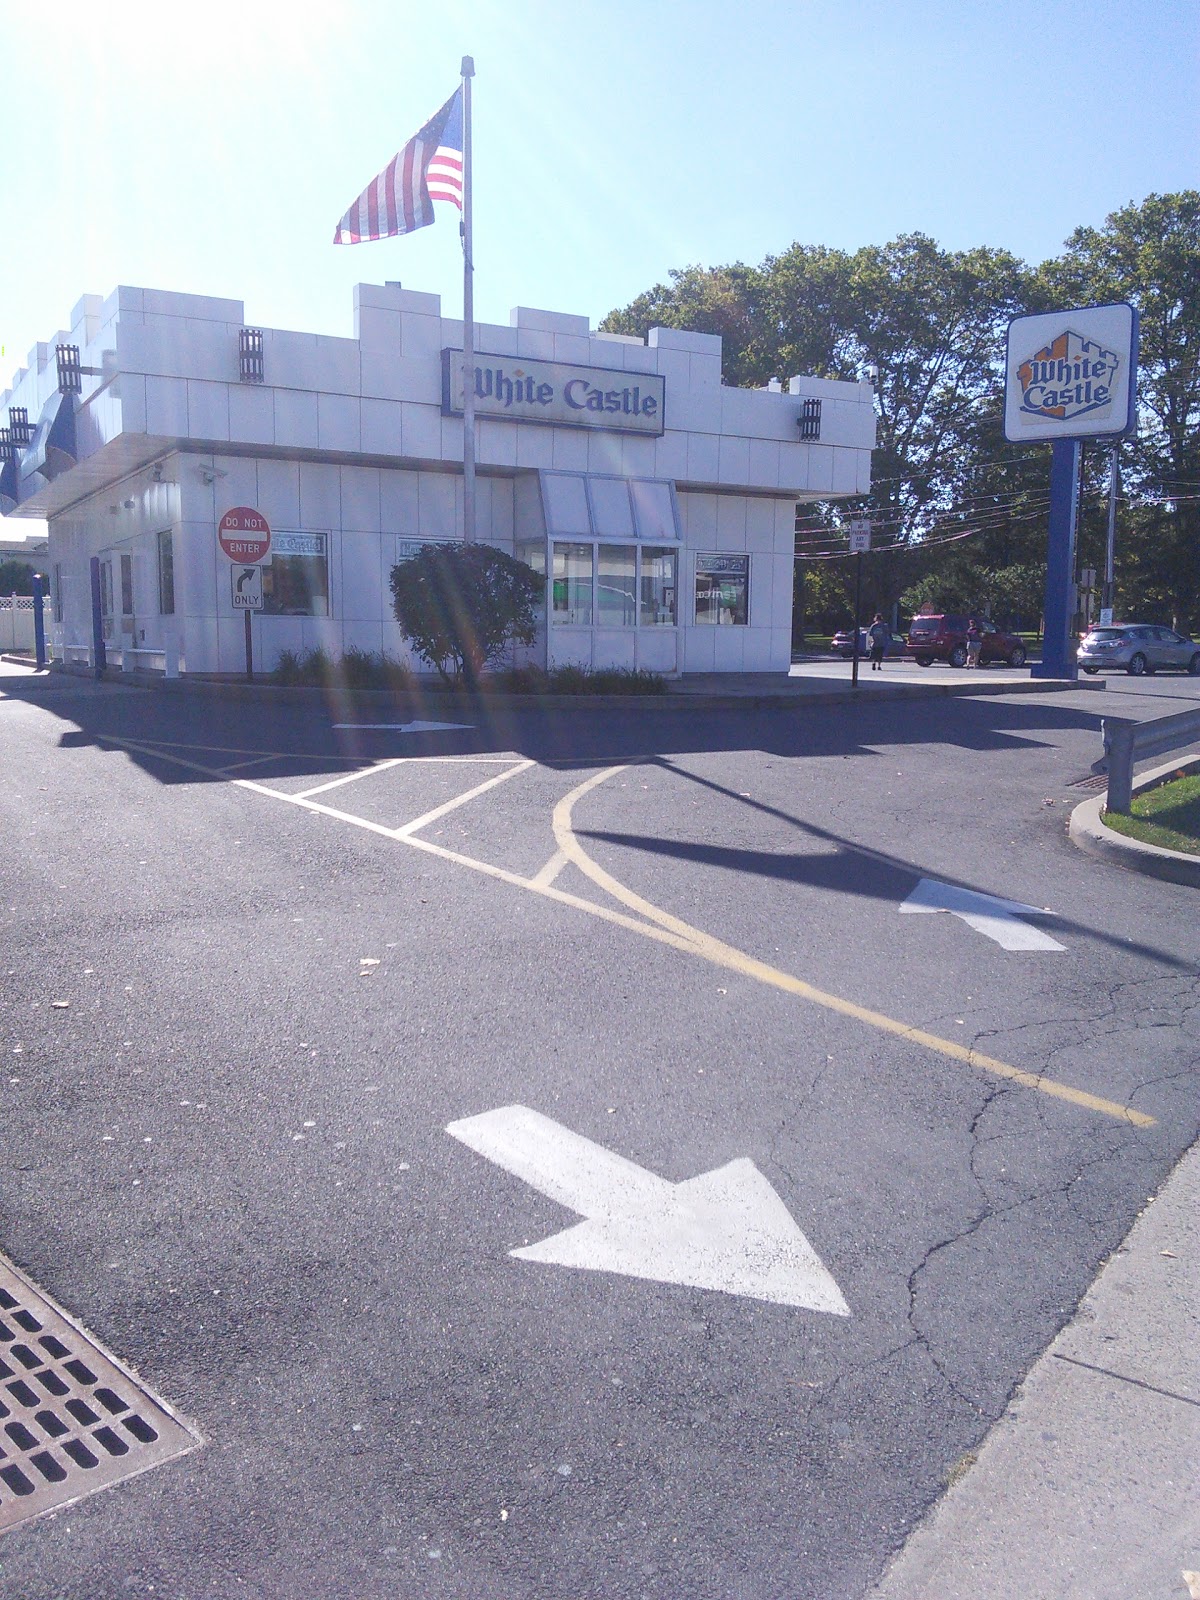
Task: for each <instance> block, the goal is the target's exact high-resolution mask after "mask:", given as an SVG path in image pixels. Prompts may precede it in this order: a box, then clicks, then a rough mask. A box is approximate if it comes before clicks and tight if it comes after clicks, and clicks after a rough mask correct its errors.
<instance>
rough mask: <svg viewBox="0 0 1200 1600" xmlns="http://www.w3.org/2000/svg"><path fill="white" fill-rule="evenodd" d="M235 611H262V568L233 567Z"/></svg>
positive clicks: (230, 572)
mask: <svg viewBox="0 0 1200 1600" xmlns="http://www.w3.org/2000/svg"><path fill="white" fill-rule="evenodd" d="M229 576H230V581H231V582H232V585H233V609H234V610H235V611H261V610H262V603H263V590H262V568H261V567H231V568H230V569H229Z"/></svg>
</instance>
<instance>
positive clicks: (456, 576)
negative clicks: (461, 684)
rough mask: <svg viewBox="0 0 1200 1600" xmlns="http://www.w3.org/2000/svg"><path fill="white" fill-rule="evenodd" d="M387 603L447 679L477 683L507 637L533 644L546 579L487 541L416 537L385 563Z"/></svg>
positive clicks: (510, 640) (508, 641)
mask: <svg viewBox="0 0 1200 1600" xmlns="http://www.w3.org/2000/svg"><path fill="white" fill-rule="evenodd" d="M391 587H392V608H393V610H394V611H395V613H396V621H397V622H398V623H399V624H400V628H401V631H402V632H403V633H404V635H405V637H406V638H407V639H409V640H410V641H411V643H412V647H413V649H414V650H415V651H416V652H417V654H418V655H419V656H420V657H421V659H422V660H423V661H427V662H428V663H429V665H430V666H431V667H435V668H436V669H437V671H438V672H439V673H440V674H441V676H442V677H443V678H444V679H445V680H446V682H447V683H449V682H451V681H452V680H462V679H464V678H465V679H466V681H467V682H468V683H470V684H477V683H478V682H479V678H480V674H481V673H482V672H483V671H484V669H485V668H486V667H488V666H489V665H490V664H491V663H492V662H494V661H496V660H498V659H499V657H500V656H501V654H502V653H503V651H504V650H505V649H506V648H507V646H508V645H510V644H512V643H514V642H515V643H519V644H532V643H533V641H534V638H535V637H536V634H537V622H538V610H539V607H540V606H541V605H542V604H543V603H544V601H545V595H546V580H545V578H544V577H542V576H541V575H540V574H538V573H536V572H535V571H534V570H533V568H532V567H530V566H527V565H526V564H525V562H524V561H518V560H517V559H516V558H515V557H514V556H510V555H506V554H505V552H504V551H503V550H497V549H495V548H494V546H492V545H490V544H441V545H438V544H423V545H422V546H421V548H420V549H419V550H418V551H417V553H416V555H414V556H411V557H409V559H408V560H407V561H401V562H399V563H398V564H397V565H396V566H394V567H393V568H392V576H391Z"/></svg>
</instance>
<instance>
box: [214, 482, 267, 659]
mask: <svg viewBox="0 0 1200 1600" xmlns="http://www.w3.org/2000/svg"><path fill="white" fill-rule="evenodd" d="M217 542H218V544H219V545H220V546H221V549H222V550H223V551H224V552H225V554H226V555H227V556H228V557H229V559H230V560H231V561H233V562H235V563H236V565H235V566H233V567H232V568H231V569H230V573H229V578H230V586H231V590H232V598H233V609H234V610H235V611H240V612H241V613H242V614H243V616H244V617H245V619H246V681H247V682H248V683H252V682H253V681H254V638H253V635H252V634H251V631H250V616H251V613H252V612H255V611H261V610H262V605H263V588H262V568H261V567H260V566H259V565H258V564H257V563H258V562H260V561H264V560H265V559H266V557H267V555H268V553H269V552H270V549H271V529H270V527H269V525H268V523H267V519H266V517H264V516H263V514H262V512H261V511H256V510H255V509H254V508H253V506H234V508H233V510H232V511H227V512H226V513H225V515H224V516H223V517H222V518H221V520H220V522H219V523H218V524H217Z"/></svg>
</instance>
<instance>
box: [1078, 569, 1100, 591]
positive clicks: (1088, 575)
mask: <svg viewBox="0 0 1200 1600" xmlns="http://www.w3.org/2000/svg"><path fill="white" fill-rule="evenodd" d="M1079 587H1080V588H1081V589H1094V588H1095V587H1096V569H1095V567H1084V569H1083V571H1082V572H1081V573H1080V574H1079Z"/></svg>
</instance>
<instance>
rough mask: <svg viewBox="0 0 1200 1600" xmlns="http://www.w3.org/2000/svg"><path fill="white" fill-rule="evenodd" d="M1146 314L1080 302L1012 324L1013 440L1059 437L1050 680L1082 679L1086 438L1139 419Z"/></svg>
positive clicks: (1045, 657)
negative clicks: (1080, 534) (1079, 589)
mask: <svg viewBox="0 0 1200 1600" xmlns="http://www.w3.org/2000/svg"><path fill="white" fill-rule="evenodd" d="M1137 359H1138V319H1137V312H1136V311H1135V310H1134V308H1133V306H1131V305H1127V304H1125V303H1121V304H1119V305H1108V306H1075V307H1074V308H1072V309H1071V310H1069V311H1045V312H1040V313H1039V314H1038V315H1036V316H1031V317H1014V318H1013V320H1012V321H1011V322H1010V323H1009V325H1008V357H1007V360H1006V362H1005V391H1004V437H1005V438H1006V439H1009V440H1011V441H1012V443H1014V444H1040V443H1046V442H1048V443H1050V444H1051V445H1052V446H1053V453H1052V456H1051V461H1050V530H1049V544H1048V551H1047V557H1048V559H1047V564H1046V605H1045V622H1046V627H1045V635H1044V645H1043V649H1042V663H1041V666H1040V667H1034V668H1033V675H1034V676H1035V677H1040V678H1074V677H1075V675H1076V672H1077V670H1078V669H1077V667H1076V664H1075V651H1074V648H1073V646H1072V642H1071V638H1070V632H1071V620H1072V613H1073V610H1074V606H1073V596H1072V585H1071V575H1072V572H1073V571H1074V567H1075V521H1076V516H1077V513H1078V502H1079V452H1080V445H1081V442H1082V441H1083V440H1084V439H1106V438H1107V439H1113V440H1115V439H1119V438H1120V437H1121V436H1122V435H1124V434H1127V433H1132V432H1133V430H1134V428H1135V427H1136V425H1137Z"/></svg>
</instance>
